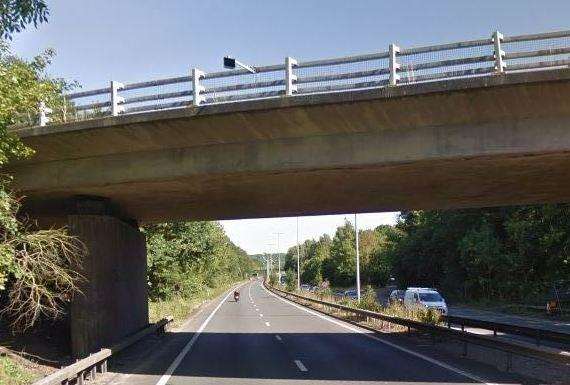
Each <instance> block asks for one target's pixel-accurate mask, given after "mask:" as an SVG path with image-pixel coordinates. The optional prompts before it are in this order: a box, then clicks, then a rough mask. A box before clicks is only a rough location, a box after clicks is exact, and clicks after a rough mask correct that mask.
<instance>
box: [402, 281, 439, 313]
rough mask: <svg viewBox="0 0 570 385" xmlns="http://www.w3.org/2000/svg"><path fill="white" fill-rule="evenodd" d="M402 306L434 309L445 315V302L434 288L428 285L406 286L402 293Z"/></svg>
mask: <svg viewBox="0 0 570 385" xmlns="http://www.w3.org/2000/svg"><path fill="white" fill-rule="evenodd" d="M404 306H405V307H407V308H408V309H414V308H424V309H434V310H437V311H439V312H440V313H441V314H443V315H447V304H446V303H445V300H444V299H443V297H442V296H441V295H440V294H439V293H438V292H437V290H435V289H431V288H429V287H408V289H407V290H406V292H405V293H404Z"/></svg>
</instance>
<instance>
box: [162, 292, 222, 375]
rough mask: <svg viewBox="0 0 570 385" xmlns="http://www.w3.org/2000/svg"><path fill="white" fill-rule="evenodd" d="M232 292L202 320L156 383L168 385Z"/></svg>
mask: <svg viewBox="0 0 570 385" xmlns="http://www.w3.org/2000/svg"><path fill="white" fill-rule="evenodd" d="M232 292H233V290H230V291H229V292H228V294H226V296H225V297H224V298H223V299H222V300H221V301H220V303H219V304H218V306H216V308H215V309H214V310H213V311H212V312H211V313H210V315H209V316H208V318H206V320H205V321H204V322H202V325H200V327H199V328H198V330H197V331H196V333H194V335H193V336H192V339H191V340H190V341H189V342H188V343H187V344H186V346H184V348H183V349H182V350H181V351H180V353H178V355H177V356H176V358H175V359H174V361H172V364H170V366H169V367H168V369H166V372H164V374H163V375H162V377H160V380H158V382H157V383H156V385H166V383H167V382H168V380H170V377H171V376H172V374H173V373H174V371H175V370H176V368H178V366H179V365H180V363H181V362H182V360H183V359H184V357H186V355H187V354H188V353H189V352H190V351H191V350H192V346H194V344H195V343H196V341H197V340H198V337H200V334H201V333H202V331H204V329H205V328H206V326H207V325H208V323H209V322H210V320H211V319H212V318H213V317H214V315H215V314H216V312H217V311H218V309H219V308H220V307H222V305H223V303H224V302H226V300H227V299H228V297H229V296H230V294H232Z"/></svg>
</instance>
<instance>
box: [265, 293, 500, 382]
mask: <svg viewBox="0 0 570 385" xmlns="http://www.w3.org/2000/svg"><path fill="white" fill-rule="evenodd" d="M263 288H264V289H265V291H267V292H268V293H269V294H271V295H272V296H274V297H275V298H278V299H280V300H281V301H283V302H285V303H288V304H289V305H291V306H294V307H296V308H297V309H301V310H303V311H305V312H307V313H310V314H312V315H315V316H317V317H319V318H322V319H324V320H326V321H329V322H332V323H334V324H336V325H338V326H341V327H343V328H345V329H348V330H351V331H353V332H355V333H359V334H362V335H363V336H365V337H368V338H370V339H373V340H375V341H378V342H381V343H383V344H385V345H388V346H390V347H392V348H394V349H397V350H400V351H402V352H405V353H408V354H411V355H412V356H415V357H417V358H421V359H422V360H424V361H427V362H429V363H432V364H434V365H437V366H440V367H442V368H444V369H447V370H450V371H452V372H454V373H456V374H459V375H462V376H464V377H467V378H469V379H470V380H473V381H477V382H480V383H482V384H485V385H498V384H495V383H491V382H487V381H486V380H484V379H482V378H481V377H479V376H476V375H475V374H471V373H469V372H466V371H464V370H461V369H458V368H456V367H454V366H451V365H448V364H446V363H445V362H441V361H438V360H436V359H434V358H431V357H428V356H425V355H423V354H421V353H418V352H414V351H413V350H410V349H407V348H404V347H402V346H399V345H396V344H394V343H392V342H389V341H386V340H384V339H382V338H379V337H377V336H375V335H373V334H370V333H371V332H370V331H363V330H361V329H357V328H355V327H353V326H351V325H349V324H345V323H344V322H341V321H338V320H336V319H333V318H330V317H327V316H325V315H323V314H321V313H317V312H315V311H312V310H309V309H307V308H304V307H302V306H300V305H297V304H296V303H294V302H291V301H289V300H287V299H285V298H283V297H280V296H278V295H277V294H274V293H272V292H270V291H269V290H267V289H266V288H265V287H264V286H263Z"/></svg>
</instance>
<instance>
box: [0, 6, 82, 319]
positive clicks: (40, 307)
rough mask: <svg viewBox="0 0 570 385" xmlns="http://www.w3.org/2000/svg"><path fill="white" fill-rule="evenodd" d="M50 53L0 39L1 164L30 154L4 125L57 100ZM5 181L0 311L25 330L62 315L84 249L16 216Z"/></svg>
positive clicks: (0, 204) (1, 187) (0, 184)
mask: <svg viewBox="0 0 570 385" xmlns="http://www.w3.org/2000/svg"><path fill="white" fill-rule="evenodd" d="M12 3H13V2H9V3H8V4H6V3H3V4H4V5H3V6H4V7H6V6H8V7H9V6H11V4H12ZM20 5H22V4H20ZM22 6H23V5H22ZM4 17H5V15H4ZM4 20H6V19H4ZM52 56H53V52H51V51H46V52H45V53H44V54H42V55H39V56H37V57H36V58H34V59H33V60H32V61H29V62H28V61H24V60H21V59H18V58H16V57H15V56H13V55H12V54H11V53H10V51H9V49H8V46H7V45H6V43H4V42H2V41H1V40H0V167H3V166H5V165H6V164H7V163H8V162H10V161H12V160H15V159H23V158H26V157H28V156H30V155H31V154H32V153H33V151H32V150H31V149H29V148H27V147H26V146H25V145H24V144H23V143H22V142H21V141H20V140H19V139H18V137H17V136H16V135H14V133H13V132H12V131H10V130H9V126H10V125H13V124H16V123H18V122H22V121H25V120H30V118H31V117H33V116H34V112H36V111H37V106H38V104H39V101H46V102H47V103H50V104H51V105H52V106H53V105H57V104H58V103H60V104H61V103H62V100H63V98H62V97H61V91H62V89H63V88H64V87H65V86H66V85H65V83H64V82H62V81H60V80H54V79H50V78H49V77H48V76H47V75H46V74H45V69H46V67H47V65H48V64H49V63H50V60H51V57H52ZM10 180H11V177H10V176H9V175H3V176H2V177H1V178H0V234H1V236H2V241H1V244H0V292H1V291H7V294H6V293H5V294H4V295H5V298H6V301H7V303H6V305H5V307H4V309H3V314H5V315H7V316H8V317H9V318H10V319H11V324H12V327H13V329H14V330H25V329H26V328H28V327H31V326H33V325H34V324H35V323H36V322H37V321H38V320H39V319H40V318H41V317H42V316H46V317H49V318H57V317H58V316H60V315H61V314H63V312H64V309H65V303H66V302H68V301H70V300H71V298H72V297H73V295H74V294H75V293H77V292H78V290H79V289H78V283H79V281H80V280H81V274H80V272H79V271H78V270H79V269H80V265H81V258H82V257H83V256H84V255H85V253H86V251H85V249H84V247H83V245H81V243H80V242H79V241H78V240H77V239H75V238H74V237H72V236H69V235H68V234H67V233H66V231H65V229H50V230H38V229H36V227H35V225H34V222H33V221H31V220H28V219H27V218H26V217H24V216H20V217H18V216H17V214H18V211H19V209H20V202H19V200H18V199H16V198H15V197H14V196H15V194H14V193H13V192H12V191H11V190H10Z"/></svg>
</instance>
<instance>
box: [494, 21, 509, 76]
mask: <svg viewBox="0 0 570 385" xmlns="http://www.w3.org/2000/svg"><path fill="white" fill-rule="evenodd" d="M502 41H503V34H502V33H500V32H499V31H495V32H493V44H494V46H495V51H494V56H495V72H496V73H498V74H502V73H504V72H505V67H506V66H507V65H506V64H505V51H503V50H502V49H501V43H502Z"/></svg>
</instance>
